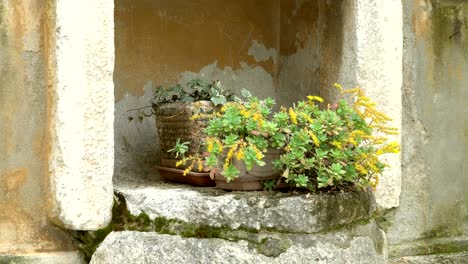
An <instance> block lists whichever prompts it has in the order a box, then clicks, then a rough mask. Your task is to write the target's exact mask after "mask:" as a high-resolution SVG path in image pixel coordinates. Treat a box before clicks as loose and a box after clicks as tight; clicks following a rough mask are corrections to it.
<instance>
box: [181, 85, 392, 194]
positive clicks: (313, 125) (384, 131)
mask: <svg viewBox="0 0 468 264" xmlns="http://www.w3.org/2000/svg"><path fill="white" fill-rule="evenodd" d="M335 87H336V88H337V89H339V90H340V94H341V96H340V98H339V100H338V102H337V103H336V104H333V105H327V106H324V105H320V104H322V103H323V101H324V100H323V99H322V98H320V97H319V96H308V97H307V100H305V101H300V102H297V103H296V104H294V105H293V106H292V107H289V108H285V107H281V108H280V110H279V111H278V112H273V111H272V107H273V105H274V104H275V102H274V100H273V99H270V98H267V99H265V100H259V99H258V98H256V97H253V96H251V95H250V94H244V96H245V97H246V98H248V100H247V101H245V102H240V101H239V102H229V103H226V104H225V105H224V106H223V107H222V108H221V110H220V112H218V113H216V114H212V115H211V116H210V120H209V124H208V127H207V128H206V129H205V133H206V135H207V138H206V146H205V147H206V152H205V154H204V157H203V159H204V160H203V163H204V164H203V165H202V158H201V157H199V156H198V155H196V156H194V157H189V158H185V157H184V158H183V160H182V161H181V162H180V165H181V164H183V165H185V164H186V162H187V161H191V162H192V163H191V165H190V166H189V167H187V169H186V171H187V172H188V171H189V170H191V169H192V168H194V166H195V165H196V164H197V165H198V169H199V170H201V169H204V170H212V169H215V170H221V174H222V175H223V176H224V177H225V178H226V179H227V181H232V180H234V179H235V178H237V177H238V175H239V169H238V168H237V167H236V166H235V165H234V164H233V160H234V159H237V160H240V161H243V162H244V163H245V166H246V169H247V170H251V169H252V168H253V166H255V165H258V166H264V165H265V162H264V161H263V160H262V159H263V158H264V154H265V152H267V149H268V148H276V149H283V150H284V154H283V155H281V156H280V159H279V160H276V161H275V162H274V165H275V166H276V167H277V168H279V169H281V170H282V171H283V173H282V178H281V179H282V180H284V181H285V182H286V183H288V184H290V185H292V186H294V187H295V188H299V189H306V190H308V191H314V190H317V189H320V188H326V189H336V190H340V189H345V188H356V187H357V188H367V187H369V186H371V187H375V186H376V185H377V184H378V181H379V178H378V177H379V175H380V174H381V173H382V172H383V170H384V169H385V167H387V166H388V165H387V164H385V163H384V162H383V161H382V160H381V155H384V154H388V153H398V152H399V145H398V143H396V142H389V139H388V135H393V134H397V132H398V131H397V129H396V128H393V127H390V126H388V122H389V121H390V118H389V117H387V116H386V115H385V114H383V113H382V112H380V111H378V110H377V108H376V103H375V102H373V101H372V100H370V98H369V97H367V96H366V95H365V94H364V92H363V91H362V90H361V89H359V88H354V89H349V90H344V89H343V88H342V87H341V86H340V85H338V84H335ZM244 93H246V92H244ZM348 102H350V103H348ZM198 117H199V116H195V118H198Z"/></svg>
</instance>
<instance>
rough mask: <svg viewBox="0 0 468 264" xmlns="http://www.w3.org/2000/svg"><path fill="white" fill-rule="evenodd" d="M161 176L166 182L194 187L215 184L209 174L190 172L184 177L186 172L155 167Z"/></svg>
mask: <svg viewBox="0 0 468 264" xmlns="http://www.w3.org/2000/svg"><path fill="white" fill-rule="evenodd" d="M155 168H156V169H157V170H158V171H159V175H161V177H163V178H164V179H166V180H169V181H172V182H178V183H185V184H190V185H193V186H204V187H209V186H210V187H211V186H215V182H214V181H213V180H212V179H211V178H210V173H209V172H192V171H191V172H189V173H187V175H185V176H184V170H180V169H174V168H168V167H162V166H155Z"/></svg>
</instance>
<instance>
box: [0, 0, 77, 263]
mask: <svg viewBox="0 0 468 264" xmlns="http://www.w3.org/2000/svg"><path fill="white" fill-rule="evenodd" d="M53 10H54V7H53V6H52V5H51V4H47V3H45V1H39V0H37V1H36V0H21V1H6V0H2V1H0V135H1V136H0V255H1V254H5V253H10V254H11V253H18V254H21V253H31V252H34V251H60V250H69V249H70V247H71V246H70V243H69V242H68V241H67V237H66V236H65V235H64V234H63V232H61V231H60V230H58V229H57V228H55V227H54V226H52V225H51V224H49V222H48V221H47V216H48V214H49V210H50V208H51V203H50V201H51V199H50V198H51V195H50V186H49V181H50V178H49V166H48V164H49V163H48V159H49V153H50V150H51V149H50V146H51V139H50V135H49V133H48V132H49V127H50V125H51V123H50V121H51V119H50V115H51V114H50V104H49V103H50V93H51V91H50V89H49V83H48V81H49V80H48V70H49V68H48V63H49V61H48V59H49V58H48V52H49V51H50V50H49V41H50V34H49V32H50V29H51V27H52V25H51V17H52V13H53ZM0 258H1V257H0ZM0 262H1V260H0Z"/></svg>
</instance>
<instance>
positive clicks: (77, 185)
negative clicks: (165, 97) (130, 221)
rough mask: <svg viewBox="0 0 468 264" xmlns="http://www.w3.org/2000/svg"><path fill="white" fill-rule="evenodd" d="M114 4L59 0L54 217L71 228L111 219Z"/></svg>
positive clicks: (100, 224)
mask: <svg viewBox="0 0 468 264" xmlns="http://www.w3.org/2000/svg"><path fill="white" fill-rule="evenodd" d="M113 5H114V3H113V1H108V0H98V1H95V0H87V1H71V2H70V1H65V0H59V1H57V3H56V7H55V8H56V9H55V10H56V25H55V30H54V31H55V57H56V65H55V68H56V77H55V78H56V80H55V84H54V86H55V93H54V98H53V110H52V141H53V142H52V148H51V158H50V166H49V170H50V174H51V189H52V194H53V195H52V202H53V213H52V218H53V219H54V221H55V222H56V223H57V224H59V225H61V226H62V227H65V228H69V229H78V230H94V229H98V228H101V227H103V226H105V225H106V224H107V223H108V222H109V221H110V219H111V208H112V202H113V200H112V195H113V188H112V174H113V165H114V160H113V159H114V155H113V152H114V149H113V147H114V135H113V121H114V111H113V109H114V95H113V94H114V85H113V82H112V72H113V68H114V22H113V19H114V12H113V11H114V8H113ZM84 17H85V18H86V19H83V18H84ZM77 21H79V23H78V22H77Z"/></svg>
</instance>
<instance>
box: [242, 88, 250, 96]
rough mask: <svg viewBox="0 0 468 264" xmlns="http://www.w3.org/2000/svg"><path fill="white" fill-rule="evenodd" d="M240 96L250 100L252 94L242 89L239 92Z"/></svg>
mask: <svg viewBox="0 0 468 264" xmlns="http://www.w3.org/2000/svg"><path fill="white" fill-rule="evenodd" d="M241 95H242V96H243V97H245V98H250V97H252V93H250V92H249V90H247V89H245V88H243V89H242V91H241Z"/></svg>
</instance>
